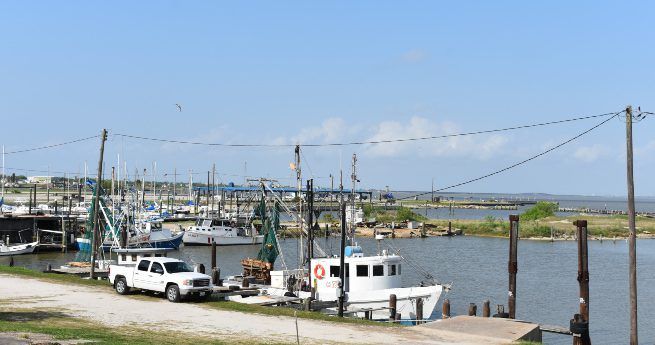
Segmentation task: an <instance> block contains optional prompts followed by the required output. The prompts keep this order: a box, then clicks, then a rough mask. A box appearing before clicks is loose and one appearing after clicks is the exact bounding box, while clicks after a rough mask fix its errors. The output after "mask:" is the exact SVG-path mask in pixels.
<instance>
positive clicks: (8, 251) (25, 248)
mask: <svg viewBox="0 0 655 345" xmlns="http://www.w3.org/2000/svg"><path fill="white" fill-rule="evenodd" d="M37 245H38V242H32V243H25V244H18V245H13V246H8V247H7V246H3V247H2V250H0V256H11V255H21V254H31V253H32V252H34V249H36V246H37Z"/></svg>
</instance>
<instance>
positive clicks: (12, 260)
mask: <svg viewBox="0 0 655 345" xmlns="http://www.w3.org/2000/svg"><path fill="white" fill-rule="evenodd" d="M9 267H14V256H13V255H12V256H10V257H9Z"/></svg>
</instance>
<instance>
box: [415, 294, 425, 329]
mask: <svg viewBox="0 0 655 345" xmlns="http://www.w3.org/2000/svg"><path fill="white" fill-rule="evenodd" d="M421 323H423V299H422V298H420V297H419V298H417V299H416V324H417V325H420V324H421Z"/></svg>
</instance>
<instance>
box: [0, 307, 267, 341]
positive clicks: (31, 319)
mask: <svg viewBox="0 0 655 345" xmlns="http://www.w3.org/2000/svg"><path fill="white" fill-rule="evenodd" d="M0 332H3V333H4V332H17V333H32V334H34V333H37V334H47V335H50V336H52V337H53V338H54V339H56V340H73V339H84V340H88V341H92V342H93V344H100V345H119V344H139V345H156V344H171V345H174V344H182V345H205V344H253V343H256V342H253V341H252V340H251V339H249V340H248V341H245V340H242V339H238V338H237V339H225V338H222V339H221V340H218V339H209V338H201V337H197V336H192V335H186V334H180V333H176V332H163V331H152V330H148V331H147V332H144V330H143V329H138V328H134V327H120V328H110V327H106V326H103V325H100V324H97V323H94V322H90V321H88V320H83V319H79V318H74V317H71V316H69V315H66V314H64V313H60V312H53V311H47V310H9V311H0ZM29 337H30V334H26V335H22V336H20V337H19V338H22V339H25V338H29ZM260 343H261V344H264V343H266V344H269V343H270V342H263V341H262V342H260Z"/></svg>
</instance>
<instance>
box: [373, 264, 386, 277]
mask: <svg viewBox="0 0 655 345" xmlns="http://www.w3.org/2000/svg"><path fill="white" fill-rule="evenodd" d="M383 275H384V266H382V265H373V276H374V277H381V276H383Z"/></svg>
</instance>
